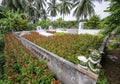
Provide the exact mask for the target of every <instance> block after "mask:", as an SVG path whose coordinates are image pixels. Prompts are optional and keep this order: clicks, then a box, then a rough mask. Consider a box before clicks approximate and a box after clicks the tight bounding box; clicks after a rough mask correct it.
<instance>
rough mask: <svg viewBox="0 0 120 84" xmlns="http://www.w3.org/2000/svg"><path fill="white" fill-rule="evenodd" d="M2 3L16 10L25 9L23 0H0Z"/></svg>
mask: <svg viewBox="0 0 120 84" xmlns="http://www.w3.org/2000/svg"><path fill="white" fill-rule="evenodd" d="M2 5H3V6H4V7H6V8H7V9H12V10H14V11H16V10H17V9H19V10H20V11H21V12H23V11H25V6H26V1H25V0H2Z"/></svg>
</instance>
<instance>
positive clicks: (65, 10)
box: [59, 0, 72, 20]
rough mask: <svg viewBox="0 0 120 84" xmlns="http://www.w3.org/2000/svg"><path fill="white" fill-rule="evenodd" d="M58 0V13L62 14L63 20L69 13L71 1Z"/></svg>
mask: <svg viewBox="0 0 120 84" xmlns="http://www.w3.org/2000/svg"><path fill="white" fill-rule="evenodd" d="M60 1H61V3H60V4H59V7H60V14H61V15H63V20H64V16H65V15H67V14H70V12H71V9H72V3H71V1H70V0H60Z"/></svg>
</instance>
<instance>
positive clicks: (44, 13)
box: [41, 9, 48, 21]
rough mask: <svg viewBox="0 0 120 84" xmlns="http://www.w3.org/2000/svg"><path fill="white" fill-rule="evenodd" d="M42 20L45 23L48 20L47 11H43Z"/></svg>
mask: <svg viewBox="0 0 120 84" xmlns="http://www.w3.org/2000/svg"><path fill="white" fill-rule="evenodd" d="M41 18H42V19H44V20H45V21H46V20H47V18H48V13H47V12H46V10H45V9H43V10H42V12H41Z"/></svg>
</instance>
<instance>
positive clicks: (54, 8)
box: [47, 0, 59, 17]
mask: <svg viewBox="0 0 120 84" xmlns="http://www.w3.org/2000/svg"><path fill="white" fill-rule="evenodd" d="M47 10H48V13H50V16H52V17H55V16H56V15H57V12H58V11H59V8H58V4H57V3H56V0H50V2H48V8H47Z"/></svg>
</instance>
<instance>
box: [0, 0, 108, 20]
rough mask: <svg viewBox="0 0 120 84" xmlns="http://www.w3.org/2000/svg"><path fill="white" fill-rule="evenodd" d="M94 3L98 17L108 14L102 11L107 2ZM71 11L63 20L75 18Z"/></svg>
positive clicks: (105, 7)
mask: <svg viewBox="0 0 120 84" xmlns="http://www.w3.org/2000/svg"><path fill="white" fill-rule="evenodd" d="M1 1H2V0H0V3H1ZM94 4H95V12H96V14H97V15H100V18H104V17H106V16H108V15H109V14H108V13H106V12H104V10H105V9H107V7H108V6H109V4H110V3H109V2H102V3H101V4H99V3H98V2H94ZM72 12H73V11H72ZM72 12H71V14H70V15H68V16H66V17H65V20H76V19H75V17H73V16H72ZM59 17H60V15H58V16H57V17H56V18H55V19H57V18H59Z"/></svg>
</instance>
